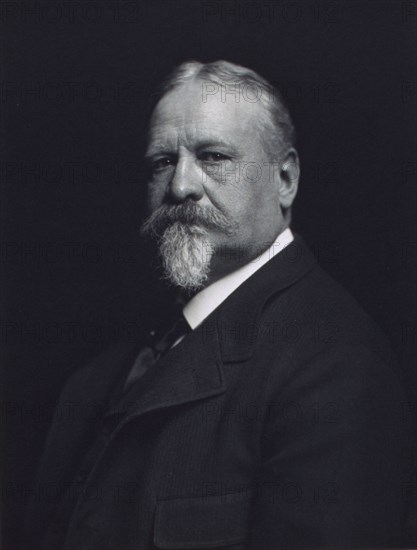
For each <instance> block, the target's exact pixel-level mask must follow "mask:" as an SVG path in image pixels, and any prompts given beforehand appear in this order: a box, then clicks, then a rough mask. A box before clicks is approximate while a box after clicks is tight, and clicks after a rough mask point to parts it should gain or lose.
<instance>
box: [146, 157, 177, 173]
mask: <svg viewBox="0 0 417 550" xmlns="http://www.w3.org/2000/svg"><path fill="white" fill-rule="evenodd" d="M174 164H175V162H174V159H172V158H170V157H162V158H159V159H155V160H152V161H151V162H150V168H151V170H152V172H162V171H163V170H165V169H167V168H169V167H170V166H174Z"/></svg>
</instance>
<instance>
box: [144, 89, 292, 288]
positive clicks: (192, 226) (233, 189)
mask: <svg viewBox="0 0 417 550" xmlns="http://www.w3.org/2000/svg"><path fill="white" fill-rule="evenodd" d="M202 85H203V82H201V81H200V80H195V81H191V82H189V83H187V84H184V85H182V86H180V87H178V88H176V89H174V90H172V91H171V92H169V93H168V94H167V95H165V96H164V97H163V98H162V99H161V100H160V102H159V103H158V105H157V106H156V108H155V111H154V113H153V115H152V119H151V124H150V133H149V144H148V149H147V153H146V158H147V161H148V164H149V168H150V179H149V181H148V206H149V211H150V214H151V215H152V214H153V215H154V216H158V215H159V213H161V212H162V211H165V212H166V211H168V212H171V213H172V215H171V216H170V218H169V219H167V218H166V217H164V218H163V220H164V223H163V224H162V226H161V225H160V226H159V227H160V229H161V232H160V234H158V238H159V239H161V237H162V236H163V231H164V230H167V229H168V228H169V226H170V225H172V224H175V225H176V227H177V229H178V228H179V229H180V230H181V231H182V233H181V235H178V232H175V234H174V232H173V233H172V234H170V235H169V238H170V239H171V241H173V242H172V243H171V244H172V246H170V244H169V242H165V253H166V252H167V248H171V252H172V254H173V255H174V256H175V254H176V252H177V249H178V248H179V246H180V245H181V242H182V241H183V240H184V239H187V238H188V237H190V236H191V237H194V241H193V243H190V242H188V243H186V244H185V248H184V249H183V250H182V251H180V252H179V254H180V255H181V257H182V259H183V261H187V253H188V252H187V251H189V250H190V247H192V246H198V247H200V250H199V251H195V252H196V254H194V256H193V258H194V259H192V258H191V257H190V256H188V261H190V262H191V261H194V262H195V261H197V262H198V260H199V258H196V257H195V256H196V255H197V256H198V255H200V256H201V258H200V259H201V260H202V261H203V263H204V264H205V265H204V266H203V265H202V264H201V265H197V266H196V268H197V270H200V271H201V270H202V269H203V268H204V269H205V270H206V271H205V274H204V277H203V278H204V280H203V281H200V282H199V283H197V284H195V285H193V284H190V285H189V288H194V289H197V288H198V287H199V286H203V285H204V284H206V283H208V282H213V281H214V280H216V279H218V278H219V277H221V276H223V275H224V274H226V273H228V272H230V271H233V270H234V269H237V268H238V267H239V266H240V265H242V264H244V263H247V262H248V261H250V260H252V259H254V258H255V257H256V256H258V255H259V254H260V253H261V252H262V251H263V250H265V249H266V248H267V247H268V246H269V245H270V244H271V243H272V242H273V240H274V239H275V237H276V236H277V234H278V233H279V232H280V231H282V229H283V228H284V227H285V221H284V218H283V215H282V212H281V200H280V188H281V186H282V185H281V184H282V182H281V179H280V169H281V166H280V164H279V163H278V155H277V156H276V157H275V162H273V160H272V158H271V155H270V153H269V151H270V148H269V147H268V149H267V148H266V141H265V140H267V139H268V136H267V135H262V130H261V128H262V126H261V124H260V123H259V118H260V117H261V116H262V115H263V114H264V113H263V107H262V105H261V104H260V103H259V102H258V103H250V102H248V101H244V99H243V97H242V96H241V97H240V98H239V99H240V101H239V102H236V100H235V97H234V96H226V101H225V98H224V97H223V98H222V96H221V94H220V92H219V93H218V94H216V95H211V96H208V97H206V98H205V99H206V100H205V101H203V94H202V90H203V88H202ZM222 99H223V101H222ZM161 208H162V211H161V210H160V209H161ZM183 211H184V212H185V211H188V212H192V214H193V215H192V216H187V215H185V216H181V213H182V212H183ZM177 214H179V217H177ZM197 214H198V215H197ZM199 214H201V216H200V215H199ZM207 216H208V218H210V219H211V222H212V223H210V222H209V221H207V223H206V219H207ZM213 216H214V219H213ZM217 222H218V223H217ZM145 225H146V223H145ZM184 226H186V227H184ZM154 228H155V227H153V228H152V229H154ZM145 232H146V231H145ZM148 233H149V231H148ZM187 236H188V237H187ZM175 238H176V240H175ZM166 240H167V239H165V241H166ZM174 241H175V242H174ZM160 244H161V243H160ZM173 247H174V248H175V250H172V248H173ZM165 267H166V266H165ZM170 278H171V279H172V277H170ZM174 279H175V277H174ZM174 282H176V283H177V284H180V283H179V282H178V281H175V280H174ZM180 286H185V287H186V286H187V285H181V284H180Z"/></svg>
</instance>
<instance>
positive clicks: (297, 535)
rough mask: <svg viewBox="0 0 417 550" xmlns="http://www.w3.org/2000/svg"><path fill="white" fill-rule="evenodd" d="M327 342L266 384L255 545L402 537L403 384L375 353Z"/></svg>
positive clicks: (353, 543)
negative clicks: (285, 375)
mask: <svg viewBox="0 0 417 550" xmlns="http://www.w3.org/2000/svg"><path fill="white" fill-rule="evenodd" d="M329 348H330V349H326V350H322V351H321V352H320V353H318V354H317V355H316V356H315V357H314V358H313V359H312V360H310V361H309V362H308V364H305V365H303V366H302V367H301V368H299V369H297V370H296V371H293V373H292V375H291V376H290V377H288V380H287V382H286V383H285V384H284V385H282V384H281V387H280V388H278V389H277V390H276V391H275V392H273V391H271V390H269V391H270V393H269V415H268V418H267V419H266V422H265V430H264V434H263V438H262V450H263V466H262V471H261V472H260V475H259V480H258V484H257V494H256V499H255V505H254V506H255V514H254V523H253V526H252V539H251V540H252V542H251V547H250V548H251V550H259V549H261V548H262V549H263V548H268V549H272V548H274V549H275V548H276V549H278V548H286V549H287V548H301V547H304V548H305V547H310V548H315V547H320V548H322V547H332V548H340V547H346V546H350V547H362V548H364V547H379V546H380V547H382V546H384V547H385V546H390V545H391V546H393V547H399V545H400V544H401V536H402V532H403V524H404V516H405V510H404V508H405V501H404V483H406V479H407V478H406V476H407V458H408V453H407V448H406V446H407V442H406V438H407V431H406V423H405V422H404V419H403V407H404V402H405V398H404V396H403V393H402V389H401V385H400V383H399V381H398V380H397V376H396V374H395V373H394V371H393V370H392V369H391V368H390V366H389V365H388V364H386V363H385V361H383V360H382V359H381V358H380V357H379V356H378V355H376V354H375V353H374V352H371V351H370V350H368V349H366V348H363V347H361V346H356V347H352V348H343V349H341V348H340V347H337V348H335V349H332V348H331V346H329ZM278 368H279V367H278ZM273 386H274V384H273V381H272V380H271V382H270V384H269V388H273Z"/></svg>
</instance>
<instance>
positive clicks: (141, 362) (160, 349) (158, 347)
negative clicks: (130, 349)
mask: <svg viewBox="0 0 417 550" xmlns="http://www.w3.org/2000/svg"><path fill="white" fill-rule="evenodd" d="M189 332H191V327H190V325H189V324H188V323H187V321H186V319H185V317H184V315H183V314H182V311H180V312H178V313H177V315H176V316H175V318H174V320H173V322H172V323H171V325H170V327H169V328H168V330H167V331H166V332H165V333H163V335H162V336H159V337H158V334H156V333H155V332H154V331H151V332H150V333H149V336H148V341H147V343H146V345H145V347H144V348H142V349H141V351H140V353H139V355H138V356H137V358H136V360H135V362H134V364H133V367H132V369H131V370H130V372H129V374H128V376H127V379H126V383H125V391H126V390H127V389H129V388H130V387H131V385H132V384H133V383H134V382H136V380H138V379H139V378H140V377H141V376H142V375H143V374H145V372H146V371H147V370H148V369H149V368H150V367H151V366H152V365H154V364H155V363H156V362H157V361H158V359H160V358H161V357H163V356H164V355H165V354H166V353H167V352H168V351H169V350H170V349H171V348H172V346H173V345H174V344H175V343H176V342H177V340H179V339H180V338H181V337H184V336H186V335H187V334H188V333H189Z"/></svg>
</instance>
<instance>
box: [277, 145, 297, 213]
mask: <svg viewBox="0 0 417 550" xmlns="http://www.w3.org/2000/svg"><path fill="white" fill-rule="evenodd" d="M279 175H280V177H279V200H280V203H281V206H282V208H283V209H287V208H290V207H291V205H292V203H293V200H294V199H295V196H296V194H297V190H298V180H299V178H300V161H299V158H298V153H297V151H296V150H295V149H289V150H288V151H287V153H286V154H285V156H284V158H283V159H282V161H281V167H280V172H279Z"/></svg>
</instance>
